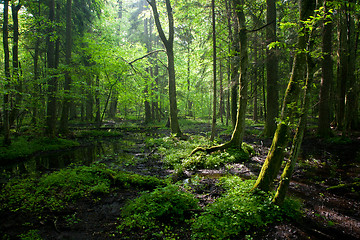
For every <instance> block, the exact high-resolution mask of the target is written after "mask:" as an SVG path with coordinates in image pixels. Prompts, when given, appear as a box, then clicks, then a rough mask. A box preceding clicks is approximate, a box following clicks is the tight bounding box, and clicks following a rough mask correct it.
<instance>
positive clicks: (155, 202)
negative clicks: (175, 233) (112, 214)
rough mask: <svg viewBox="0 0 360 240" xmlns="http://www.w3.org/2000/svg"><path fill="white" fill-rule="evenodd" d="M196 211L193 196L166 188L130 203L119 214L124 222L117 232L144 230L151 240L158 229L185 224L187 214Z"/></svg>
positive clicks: (173, 187) (170, 186)
mask: <svg viewBox="0 0 360 240" xmlns="http://www.w3.org/2000/svg"><path fill="white" fill-rule="evenodd" d="M196 209H199V206H198V201H197V199H195V198H194V196H193V195H192V194H190V193H187V192H184V191H182V190H180V188H179V186H177V185H168V186H166V187H163V188H157V189H155V190H154V191H153V192H146V193H144V194H143V195H142V196H140V197H139V198H137V199H135V200H134V201H131V202H129V203H128V204H127V205H126V206H125V207H124V208H123V210H122V217H123V219H122V220H123V221H122V223H121V225H120V226H119V227H118V230H119V231H120V232H122V231H135V230H141V229H143V230H144V229H146V230H147V231H148V232H149V234H151V235H152V237H154V235H155V234H157V229H160V228H164V226H169V227H170V228H171V226H174V225H176V224H181V223H184V222H185V220H186V219H188V218H189V217H190V216H191V215H190V210H196ZM148 237H150V236H148ZM150 238H151V237H150Z"/></svg>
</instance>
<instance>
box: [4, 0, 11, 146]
mask: <svg viewBox="0 0 360 240" xmlns="http://www.w3.org/2000/svg"><path fill="white" fill-rule="evenodd" d="M3 46H4V71H5V84H4V89H6V90H7V91H6V92H5V93H4V113H3V115H4V120H3V122H4V123H3V124H4V145H5V146H8V145H10V144H11V139H10V121H9V120H10V119H9V117H10V105H9V104H10V102H9V90H10V89H9V88H10V78H11V75H10V53H9V1H8V0H5V1H4V20H3Z"/></svg>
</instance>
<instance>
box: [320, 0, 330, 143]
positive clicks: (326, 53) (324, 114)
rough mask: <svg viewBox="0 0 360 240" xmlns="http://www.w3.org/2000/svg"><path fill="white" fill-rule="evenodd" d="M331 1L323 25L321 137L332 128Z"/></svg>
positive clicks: (326, 0) (326, 5)
mask: <svg viewBox="0 0 360 240" xmlns="http://www.w3.org/2000/svg"><path fill="white" fill-rule="evenodd" d="M329 2H331V0H330V1H329V0H324V1H323V6H324V9H325V14H326V18H325V19H324V23H323V26H322V52H323V59H322V66H321V68H322V71H321V73H322V74H321V86H320V101H319V121H318V130H317V133H318V135H319V136H321V137H328V136H329V135H330V134H331V129H330V101H331V100H330V90H331V87H332V86H331V85H332V82H333V75H334V74H333V60H332V55H331V54H332V29H333V24H332V19H331V17H330V16H329V6H328V5H329V4H328V3H329Z"/></svg>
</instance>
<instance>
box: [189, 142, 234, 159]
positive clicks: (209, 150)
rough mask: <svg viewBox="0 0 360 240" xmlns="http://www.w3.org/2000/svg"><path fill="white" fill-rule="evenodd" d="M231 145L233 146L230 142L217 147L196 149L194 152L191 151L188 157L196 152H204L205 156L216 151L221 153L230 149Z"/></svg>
mask: <svg viewBox="0 0 360 240" xmlns="http://www.w3.org/2000/svg"><path fill="white" fill-rule="evenodd" d="M233 145H234V144H233V143H232V141H230V142H227V143H224V144H221V145H217V146H213V147H209V148H204V147H197V148H195V149H194V150H192V152H191V153H190V155H189V157H190V156H192V155H193V154H195V153H197V152H206V153H207V154H210V153H213V152H216V151H222V150H225V149H228V148H230V147H233Z"/></svg>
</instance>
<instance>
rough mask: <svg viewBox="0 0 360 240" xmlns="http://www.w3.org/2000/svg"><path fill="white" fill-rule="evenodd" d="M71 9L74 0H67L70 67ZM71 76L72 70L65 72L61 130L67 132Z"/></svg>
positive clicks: (66, 60)
mask: <svg viewBox="0 0 360 240" xmlns="http://www.w3.org/2000/svg"><path fill="white" fill-rule="evenodd" d="M71 11H72V0H67V1H66V40H65V63H66V65H67V67H68V68H70V67H71V51H72V27H71V20H72V16H71ZM70 91H71V76H70V70H69V69H67V70H66V72H65V84H64V94H65V95H64V103H63V108H62V114H61V120H60V132H61V133H63V134H67V133H68V132H69V112H70V106H71V92H70Z"/></svg>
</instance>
